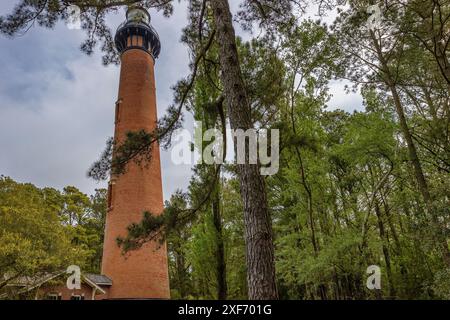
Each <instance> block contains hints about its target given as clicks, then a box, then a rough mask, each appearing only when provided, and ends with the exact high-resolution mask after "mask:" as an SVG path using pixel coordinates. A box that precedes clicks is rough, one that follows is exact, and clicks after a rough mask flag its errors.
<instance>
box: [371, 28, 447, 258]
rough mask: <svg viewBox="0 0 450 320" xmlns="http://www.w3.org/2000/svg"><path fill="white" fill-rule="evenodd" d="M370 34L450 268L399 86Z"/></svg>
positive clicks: (440, 245)
mask: <svg viewBox="0 0 450 320" xmlns="http://www.w3.org/2000/svg"><path fill="white" fill-rule="evenodd" d="M370 34H371V38H372V41H373V44H374V47H375V49H376V52H377V56H378V60H379V61H380V63H381V70H382V72H383V74H384V82H385V83H386V85H387V86H388V88H389V90H390V91H391V94H392V98H393V100H394V105H395V110H396V112H397V116H398V118H399V122H400V129H401V130H402V134H403V137H404V138H405V140H406V146H407V148H408V153H409V158H410V161H411V163H412V165H413V168H414V174H415V177H416V181H417V184H418V187H419V191H420V193H421V194H422V197H423V199H424V202H425V205H426V208H427V211H428V213H429V214H430V216H431V221H432V224H433V227H434V229H435V232H434V235H435V237H436V240H437V242H438V247H439V249H440V251H441V253H442V258H443V260H444V262H445V264H446V265H447V266H450V250H449V248H448V244H447V238H446V236H445V234H444V233H443V226H442V225H441V224H440V223H439V221H438V219H437V216H436V214H435V212H434V207H433V201H432V197H431V194H430V191H429V189H428V184H427V181H426V179H425V175H424V173H423V170H422V165H421V163H420V160H419V156H418V155H417V149H416V146H415V144H414V141H413V138H412V134H411V131H410V129H409V127H408V123H407V121H406V116H405V111H404V109H403V105H402V102H401V100H400V95H399V94H398V91H397V86H396V83H395V80H394V78H393V77H392V75H391V72H390V69H389V66H388V63H387V61H386V59H385V56H384V55H383V51H382V49H381V46H380V44H379V43H378V41H377V39H376V37H375V35H374V33H373V31H371V32H370Z"/></svg>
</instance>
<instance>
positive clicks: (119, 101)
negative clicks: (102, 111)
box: [115, 99, 122, 123]
mask: <svg viewBox="0 0 450 320" xmlns="http://www.w3.org/2000/svg"><path fill="white" fill-rule="evenodd" d="M121 103H122V99H119V100H117V102H116V120H115V122H116V123H118V122H119V120H120V104H121Z"/></svg>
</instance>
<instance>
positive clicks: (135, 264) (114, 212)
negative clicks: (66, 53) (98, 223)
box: [102, 7, 170, 299]
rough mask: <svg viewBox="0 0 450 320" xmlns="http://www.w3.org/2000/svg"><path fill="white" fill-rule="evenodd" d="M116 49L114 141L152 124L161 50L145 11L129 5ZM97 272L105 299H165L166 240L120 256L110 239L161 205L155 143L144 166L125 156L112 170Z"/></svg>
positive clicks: (154, 124)
mask: <svg viewBox="0 0 450 320" xmlns="http://www.w3.org/2000/svg"><path fill="white" fill-rule="evenodd" d="M115 43H116V47H117V49H118V50H119V52H120V54H121V71H120V84H119V96H118V100H117V103H116V111H115V112H116V114H115V132H114V136H115V140H116V141H118V142H119V143H120V142H121V141H123V140H124V138H125V136H126V133H127V132H129V131H139V130H142V129H144V130H145V131H147V132H151V131H153V130H154V129H155V127H156V121H157V114H156V92H155V75H154V64H155V59H156V58H157V57H158V55H159V52H160V50H161V44H160V41H159V37H158V34H157V33H156V31H155V30H154V29H153V27H152V26H151V25H150V15H149V13H148V12H147V11H146V10H145V9H143V8H141V7H131V8H129V9H128V11H127V15H126V21H125V22H124V23H122V24H121V25H120V26H119V28H118V30H117V33H116V36H115ZM108 207H109V208H108V213H107V216H106V229H105V241H104V248H103V260H102V274H104V275H106V276H108V277H109V278H110V279H111V280H112V286H111V287H110V289H109V291H108V293H107V298H108V299H168V298H170V291H169V275H168V266H167V249H166V245H165V244H164V245H162V246H161V245H160V244H159V243H156V242H149V243H147V244H145V245H144V246H143V247H142V248H140V249H138V250H136V251H132V252H130V253H129V254H127V255H126V256H124V255H123V254H122V252H121V249H120V248H119V247H118V246H117V243H116V239H117V237H119V236H125V235H126V233H127V231H126V228H127V226H128V225H130V224H131V223H133V222H139V221H140V220H141V219H142V213H143V212H144V211H150V212H152V213H154V214H160V213H161V212H162V210H163V195H162V182H161V166H160V155H159V146H158V145H156V146H154V147H153V148H152V156H151V160H150V163H149V164H148V165H145V164H143V165H139V164H136V163H134V162H133V161H131V162H130V163H128V164H127V168H126V172H125V173H124V174H122V175H112V176H111V181H110V185H109V195H108Z"/></svg>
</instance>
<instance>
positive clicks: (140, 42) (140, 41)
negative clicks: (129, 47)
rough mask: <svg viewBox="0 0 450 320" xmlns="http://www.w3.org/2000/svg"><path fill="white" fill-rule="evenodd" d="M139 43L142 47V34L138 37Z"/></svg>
mask: <svg viewBox="0 0 450 320" xmlns="http://www.w3.org/2000/svg"><path fill="white" fill-rule="evenodd" d="M137 45H138V46H140V47H142V36H138V37H137Z"/></svg>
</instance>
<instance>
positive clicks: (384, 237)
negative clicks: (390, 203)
mask: <svg viewBox="0 0 450 320" xmlns="http://www.w3.org/2000/svg"><path fill="white" fill-rule="evenodd" d="M375 214H376V216H377V220H378V231H379V233H380V240H381V243H382V248H383V255H384V261H385V262H386V273H387V278H388V281H389V296H390V299H393V298H394V297H395V287H394V280H393V279H392V268H391V254H390V252H389V247H388V244H389V238H388V236H387V234H386V231H385V229H384V223H383V217H382V216H381V211H380V206H379V204H378V200H375Z"/></svg>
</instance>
